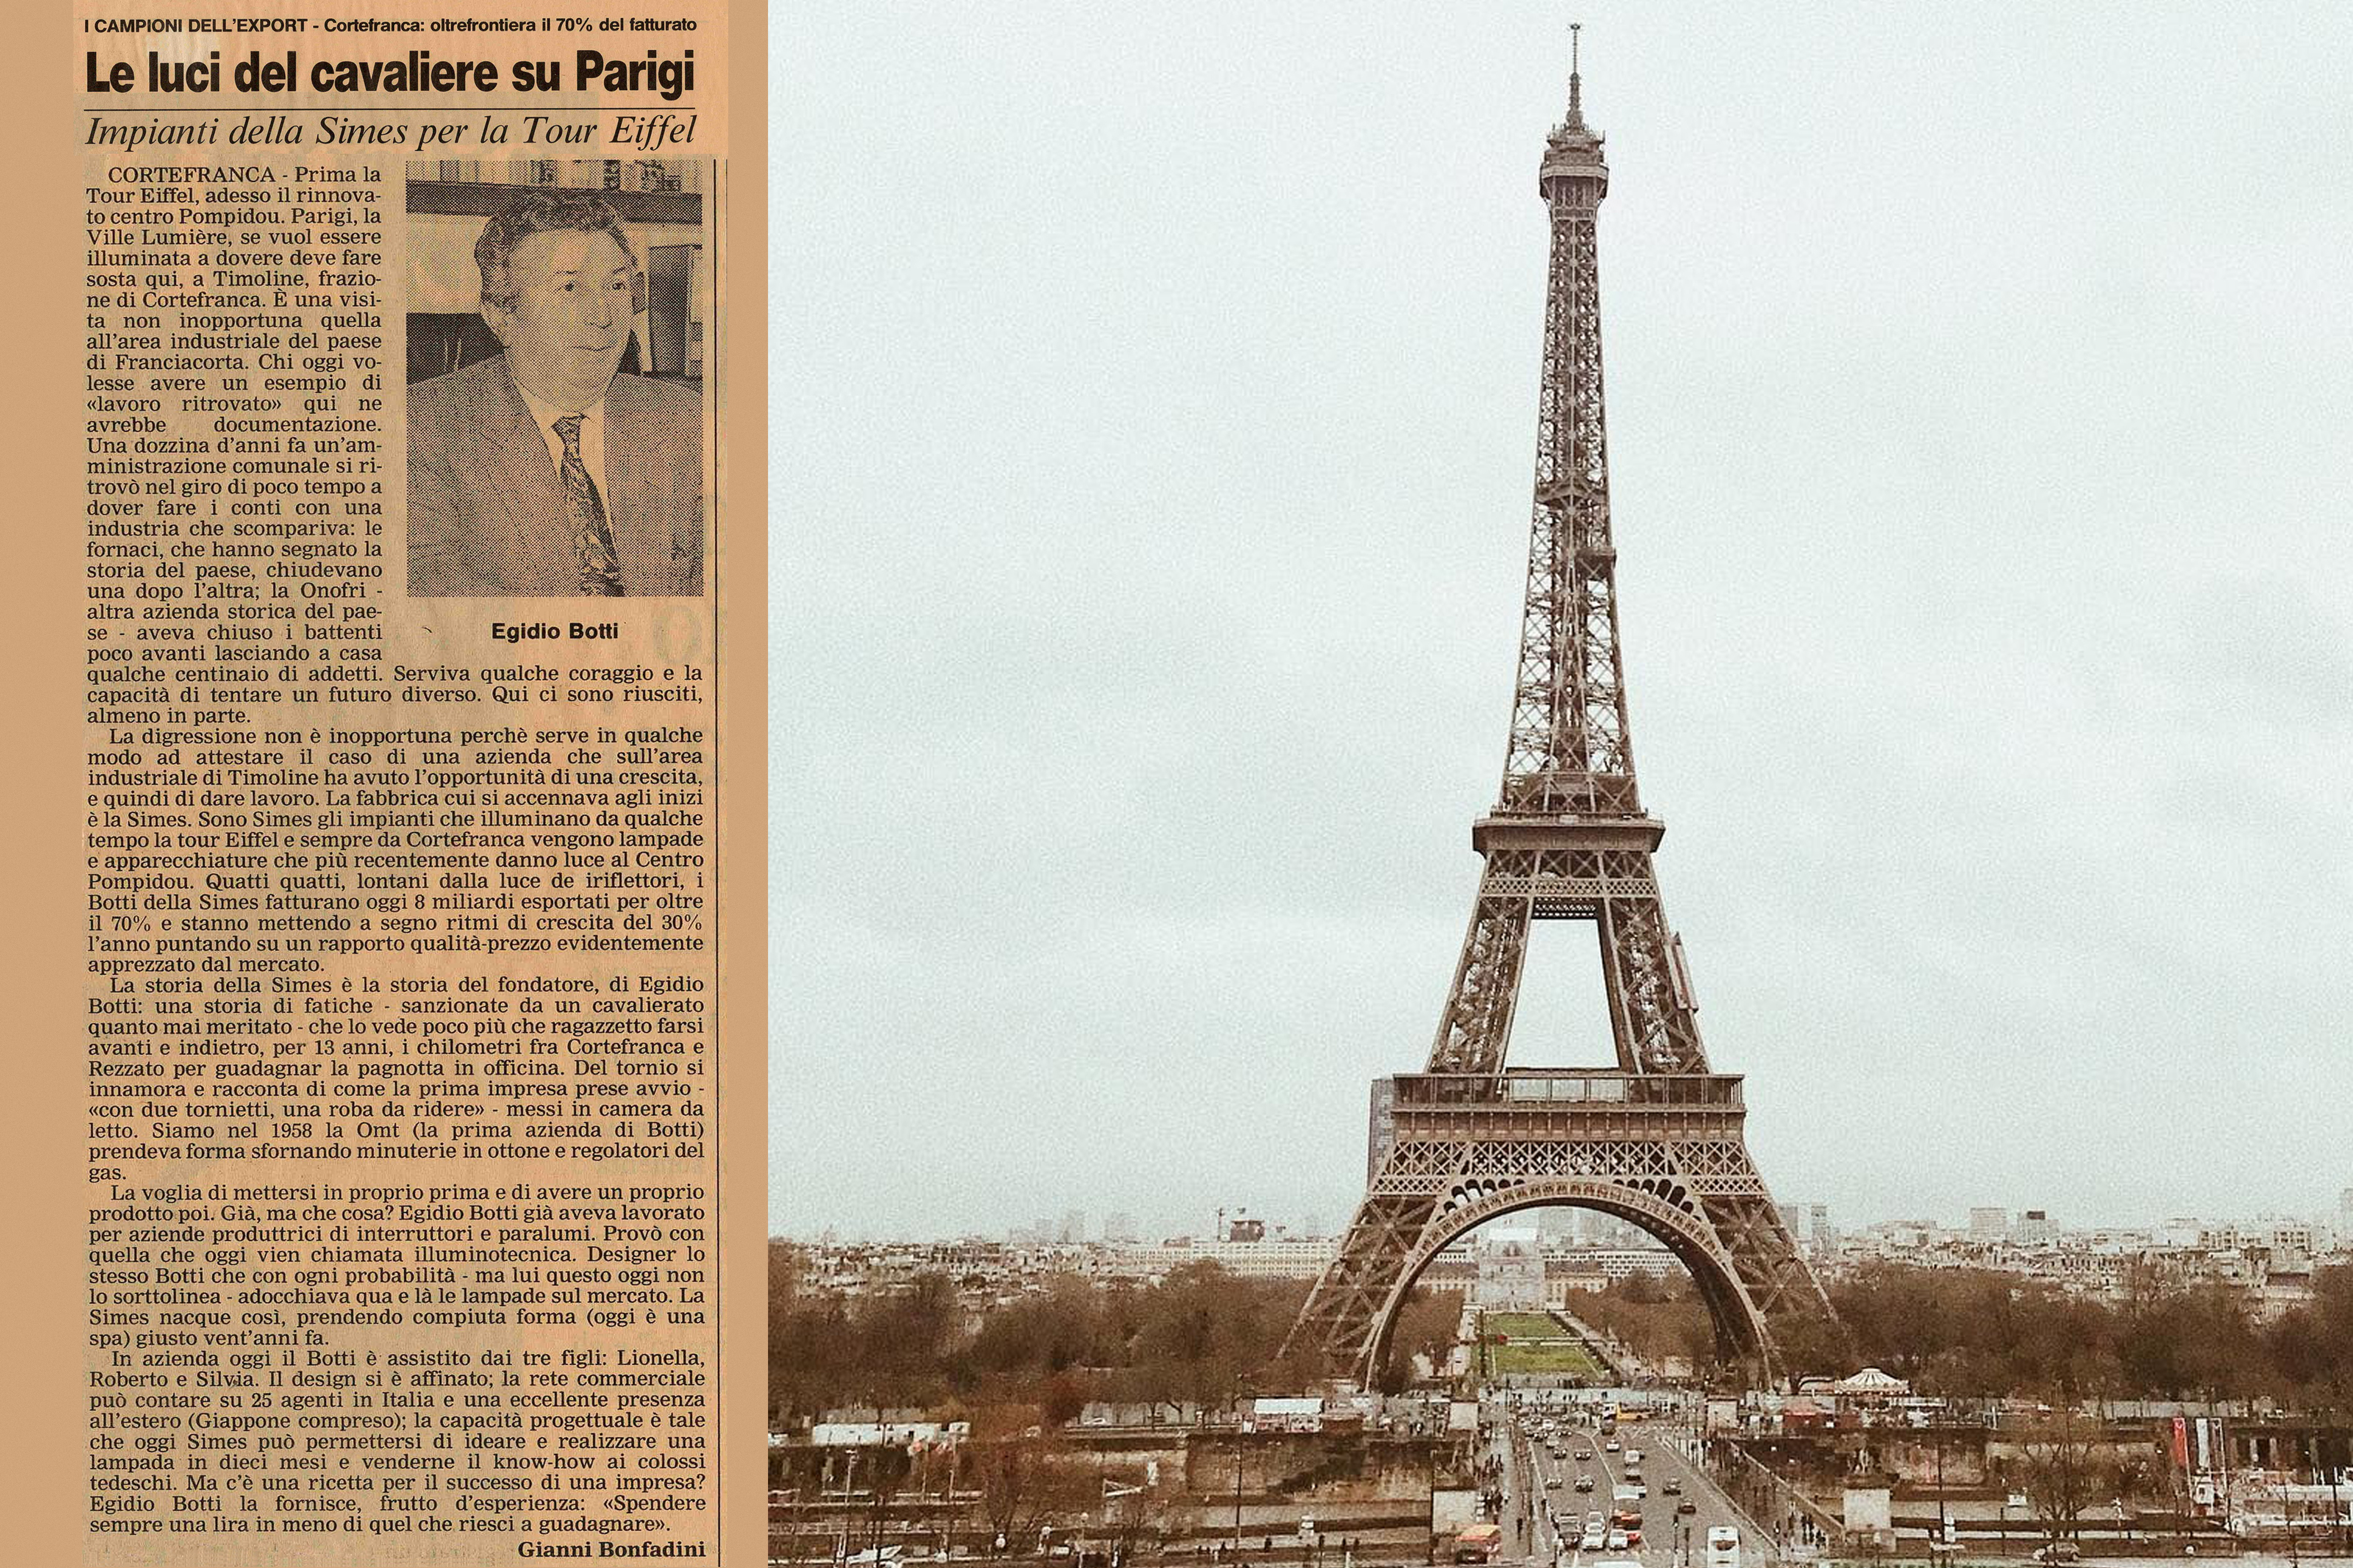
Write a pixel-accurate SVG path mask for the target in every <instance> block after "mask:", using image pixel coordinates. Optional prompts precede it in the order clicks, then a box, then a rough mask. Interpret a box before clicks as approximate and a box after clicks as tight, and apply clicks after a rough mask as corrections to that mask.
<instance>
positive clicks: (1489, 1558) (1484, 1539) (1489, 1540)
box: [1454, 1524, 1504, 1563]
mask: <svg viewBox="0 0 2353 1568" xmlns="http://www.w3.org/2000/svg"><path fill="white" fill-rule="evenodd" d="M1503 1549H1504V1527H1503V1526H1502V1525H1500V1524H1472V1525H1466V1526H1464V1527H1463V1531H1462V1533H1461V1534H1460V1535H1457V1536H1456V1537H1455V1538H1454V1561H1456V1562H1457V1563H1493V1561H1494V1560H1495V1555H1496V1553H1498V1552H1501V1551H1503Z"/></svg>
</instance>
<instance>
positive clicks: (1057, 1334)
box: [768, 1244, 1461, 1425]
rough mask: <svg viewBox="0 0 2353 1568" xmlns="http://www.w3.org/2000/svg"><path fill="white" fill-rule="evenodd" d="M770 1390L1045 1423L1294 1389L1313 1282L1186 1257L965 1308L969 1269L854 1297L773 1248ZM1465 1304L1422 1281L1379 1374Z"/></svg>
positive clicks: (1304, 1378)
mask: <svg viewBox="0 0 2353 1568" xmlns="http://www.w3.org/2000/svg"><path fill="white" fill-rule="evenodd" d="M768 1269H769V1279H768V1363H769V1364H768V1389H769V1393H768V1398H769V1403H770V1405H771V1407H772V1410H773V1413H774V1414H775V1415H776V1417H777V1418H778V1419H779V1420H780V1421H783V1422H786V1423H789V1422H791V1421H794V1420H799V1419H807V1418H809V1417H812V1416H815V1415H818V1414H819V1413H821V1412H824V1411H827V1410H833V1409H843V1408H850V1409H855V1408H856V1407H858V1406H860V1405H865V1406H871V1407H873V1408H876V1409H882V1410H891V1409H905V1408H911V1407H920V1408H923V1409H926V1410H933V1409H944V1408H949V1407H954V1406H961V1407H962V1408H964V1409H966V1410H969V1411H978V1410H982V1409H986V1408H989V1407H995V1406H1016V1407H1030V1406H1034V1407H1036V1409H1037V1410H1038V1411H1039V1414H1040V1415H1042V1417H1043V1419H1044V1420H1045V1421H1046V1422H1047V1423H1048V1424H1050V1425H1059V1424H1060V1423H1062V1422H1065V1421H1068V1420H1070V1419H1071V1418H1072V1417H1073V1416H1075V1415H1078V1413H1079V1411H1080V1410H1081V1409H1082V1407H1083V1406H1084V1405H1086V1404H1087V1403H1088V1402H1089V1401H1091V1400H1110V1401H1114V1402H1123V1403H1142V1402H1147V1401H1153V1402H1176V1403H1190V1404H1196V1405H1206V1406H1210V1407H1222V1406H1224V1405H1227V1404H1228V1403H1229V1402H1230V1401H1231V1400H1233V1399H1234V1398H1236V1397H1237V1396H1238V1395H1244V1394H1251V1393H1265V1394H1275V1393H1296V1392H1299V1391H1300V1390H1301V1389H1303V1388H1305V1387H1306V1386H1307V1385H1308V1384H1309V1383H1310V1382H1312V1381H1313V1380H1314V1377H1315V1376H1316V1375H1317V1374H1318V1373H1319V1372H1320V1371H1321V1370H1322V1369H1321V1368H1320V1366H1318V1365H1315V1364H1314V1363H1313V1361H1312V1358H1305V1357H1294V1358H1293V1362H1292V1363H1287V1364H1286V1363H1282V1362H1280V1361H1278V1359H1277V1357H1278V1355H1279V1353H1280V1352H1281V1349H1282V1341H1283V1337H1284V1336H1285V1335H1286V1334H1287V1333H1288V1332H1289V1331H1290V1329H1291V1325H1292V1322H1293V1320H1294V1319H1295V1318H1297V1317H1298V1315H1299V1309H1300V1306H1301V1305H1302V1303H1303V1301H1304V1300H1305V1299H1306V1295H1307V1289H1308V1281H1306V1280H1303V1279H1239V1278H1237V1277H1235V1276H1234V1275H1232V1274H1229V1273H1228V1272H1227V1271H1226V1270H1225V1269H1223V1268H1219V1267H1218V1266H1217V1265H1216V1264H1214V1263H1195V1264H1188V1265H1187V1266H1185V1267H1183V1268H1176V1269H1173V1270H1171V1271H1170V1272H1169V1273H1168V1274H1167V1275H1166V1277H1165V1278H1163V1279H1160V1280H1158V1281H1156V1282H1152V1283H1139V1282H1131V1281H1126V1280H1111V1281H1105V1282H1103V1283H1101V1284H1098V1283H1095V1282H1093V1281H1091V1280H1088V1279H1083V1278H1081V1277H1079V1276H1076V1275H1071V1276H1064V1277H1059V1278H1056V1279H1050V1280H1049V1281H1048V1282H1047V1283H1046V1285H1045V1287H1044V1289H1040V1290H1037V1291H1034V1292H1030V1293H1027V1294H1023V1295H1019V1296H1016V1297H1013V1298H1011V1299H1010V1300H999V1301H995V1302H991V1303H988V1304H986V1305H983V1306H979V1307H969V1308H968V1307H967V1305H966V1304H965V1297H964V1294H963V1293H962V1292H960V1290H959V1282H958V1281H956V1280H955V1279H950V1278H949V1277H947V1276H946V1275H944V1274H926V1275H922V1276H919V1277H917V1278H915V1279H912V1280H910V1281H909V1282H908V1283H907V1284H906V1285H904V1286H903V1287H900V1288H897V1289H884V1290H878V1291H871V1292H867V1293H864V1294H860V1295H859V1296H855V1297H845V1296H843V1295H841V1294H839V1293H838V1292H834V1291H830V1290H824V1289H809V1288H807V1285H806V1284H805V1282H804V1280H803V1278H802V1272H803V1264H802V1258H801V1255H800V1253H799V1252H798V1250H797V1248H794V1247H789V1246H786V1245H781V1244H779V1245H774V1246H771V1247H770V1248H769V1261H768ZM1460 1310H1461V1309H1460V1303H1459V1301H1457V1300H1455V1299H1454V1298H1452V1297H1448V1296H1441V1295H1438V1294H1437V1293H1435V1292H1430V1293H1421V1292H1417V1293H1416V1295H1415V1296H1414V1297H1413V1298H1410V1299H1409V1301H1408V1303H1407V1305H1406V1307H1405V1309H1404V1310H1402V1311H1401V1312H1400V1314H1399V1317H1398V1327H1397V1330H1396V1331H1395V1333H1394V1334H1393V1336H1392V1342H1391V1354H1390V1359H1389V1362H1388V1365H1387V1366H1385V1367H1384V1369H1383V1371H1382V1375H1381V1377H1380V1379H1379V1381H1380V1382H1382V1383H1383V1384H1385V1385H1388V1386H1389V1387H1391V1388H1399V1387H1403V1386H1404V1384H1406V1382H1407V1381H1409V1376H1410V1371H1411V1367H1410V1360H1411V1357H1412V1356H1413V1355H1414V1354H1415V1353H1417V1352H1419V1353H1421V1354H1426V1355H1430V1356H1431V1357H1432V1359H1433V1360H1436V1361H1439V1362H1442V1361H1443V1360H1444V1357H1445V1353H1446V1351H1447V1350H1448V1348H1449V1347H1451V1345H1452V1343H1453V1342H1454V1330H1455V1324H1456V1319H1457V1317H1458V1315H1459V1312H1460Z"/></svg>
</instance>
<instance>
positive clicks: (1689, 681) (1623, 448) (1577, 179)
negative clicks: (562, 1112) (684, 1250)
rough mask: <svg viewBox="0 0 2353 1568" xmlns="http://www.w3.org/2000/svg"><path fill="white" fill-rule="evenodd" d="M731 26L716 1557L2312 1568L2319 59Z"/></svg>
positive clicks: (1792, 43)
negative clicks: (759, 346)
mask: <svg viewBox="0 0 2353 1568" xmlns="http://www.w3.org/2000/svg"><path fill="white" fill-rule="evenodd" d="M788 32H789V33H790V35H791V45H790V47H789V50H788V58H789V59H790V62H791V63H790V66H789V68H788V70H787V73H786V79H783V80H781V81H780V83H779V99H778V114H779V123H778V127H777V135H778V138H779V140H778V142H777V146H778V158H779V165H780V170H781V173H782V177H783V178H784V180H785V181H786V184H787V185H788V186H789V187H791V188H792V189H793V190H794V191H795V192H796V195H797V208H798V211H797V219H798V221H797V222H795V223H794V224H792V225H790V226H787V227H786V229H785V230H784V231H782V232H780V234H779V236H778V238H777V246H778V250H779V261H778V265H779V267H780V268H781V269H782V271H783V273H784V274H785V275H786V276H790V277H793V278H794V279H796V280H797V288H796V290H795V293H796V296H797V298H796V300H795V301H793V302H792V303H789V304H787V305H786V315H785V319H784V323H783V329H782V330H783V331H784V332H785V334H786V336H785V342H787V343H788V344H789V345H790V349H791V352H790V354H789V356H783V355H780V360H779V366H780V374H779V380H778V383H777V387H776V402H775V404H774V405H773V406H774V408H775V410H776V419H777V422H778V429H779V432H780V440H781V441H782V442H783V444H784V446H785V447H786V449H788V450H791V451H793V452H795V453H796V454H797V460H796V462H795V464H794V466H793V468H792V470H791V471H790V472H789V473H787V474H786V475H784V476H783V477H781V478H780V479H779V486H780V489H779V505H780V506H781V507H782V508H783V509H784V510H786V513H788V514H789V515H791V516H792V517H794V518H795V519H797V523H796V527H795V544H794V547H793V551H792V555H793V559H792V560H791V562H790V563H789V564H788V565H787V564H786V563H779V566H778V571H777V574H776V577H775V578H774V580H773V583H772V586H773V589H774V592H775V594H776V609H777V617H776V633H775V636H776V650H775V653H774V656H773V657H774V665H773V668H774V669H775V670H776V672H777V675H778V681H779V686H778V689H779V691H780V692H781V693H786V695H783V696H781V697H780V699H779V701H780V711H783V712H785V713H786V714H788V715H789V718H788V719H787V720H786V721H785V722H784V724H783V725H781V726H780V735H781V734H783V733H787V732H788V733H789V735H790V740H789V741H780V750H779V752H777V771H776V776H775V778H774V781H773V785H772V787H773V791H774V799H775V801H776V813H775V821H776V829H775V835H776V837H775V839H774V852H775V856H776V883H775V890H774V895H773V909H774V912H775V922H774V928H773V931H772V952H773V954H774V963H775V973H774V976H773V980H772V993H771V994H772V999H773V1000H772V1005H773V1008H774V1016H775V1022H776V1047H775V1055H774V1058H773V1071H772V1079H771V1084H772V1088H771V1121H770V1148H769V1167H770V1196H769V1204H770V1208H769V1217H770V1227H771V1231H772V1236H771V1239H770V1248H769V1259H768V1267H769V1311H770V1316H769V1324H768V1331H769V1355H770V1363H771V1365H770V1384H769V1395H768V1405H769V1408H768V1411H767V1416H768V1424H769V1432H768V1443H769V1450H768V1452H769V1470H768V1477H767V1481H768V1487H769V1491H768V1498H767V1501H768V1529H769V1559H770V1561H771V1562H772V1563H797V1564H812V1565H815V1564H831V1565H835V1568H851V1565H856V1568H881V1565H883V1564H886V1563H918V1562H929V1563H948V1562H957V1561H966V1560H971V1561H987V1562H992V1563H1000V1562H1001V1563H1035V1564H1039V1565H1041V1568H1055V1565H1059V1564H1068V1565H1069V1568H1130V1565H1142V1564H1180V1563H1219V1564H1226V1565H1232V1564H1237V1563H1241V1564H1250V1565H1258V1564H1268V1565H1274V1564H1281V1565H1284V1568H1290V1565H1293V1564H1298V1565H1302V1568H1375V1565H1379V1568H1388V1565H1403V1564H1424V1563H1456V1564H1462V1563H1498V1564H1500V1563H1511V1564H1539V1565H1543V1568H1703V1565H1704V1568H1762V1565H1768V1564H1778V1563H1855V1564H1861V1563H1881V1564H1886V1563H1926V1564H1941V1563H1957V1562H1961V1561H1964V1560H1966V1561H1967V1562H1968V1563H1978V1564H1989V1565H1990V1564H2001V1565H2004V1568H2024V1565H2025V1564H2028V1563H2033V1564H2039V1565H2044V1568H2048V1565H2051V1564H2057V1563H2074V1562H2077V1561H2079V1560H2082V1559H2085V1558H2093V1557H2097V1558H2101V1559H2104V1560H2108V1561H2113V1562H2116V1563H2153V1562H2158V1561H2164V1562H2179V1561H2182V1560H2187V1559H2190V1558H2206V1557H2214V1556H2226V1557H2232V1558H2243V1559H2247V1560H2250V1561H2256V1562H2263V1563H2289V1562H2295V1561H2301V1560H2303V1559H2305V1558H2310V1557H2319V1556H2342V1555H2347V1554H2348V1553H2353V1472H2348V1467H2353V1156H2348V1149H2353V1101H2348V1098H2347V1096H2346V1094H2345V1092H2344V1090H2345V1089H2346V1086H2347V1084H2348V1067H2353V1054H2348V1038H2347V1033H2346V1026H2345V1022H2344V1020H2345V1018H2346V1017H2347V1016H2348V1013H2349V1012H2353V966H2348V963H2346V955H2347V954H2348V953H2353V917H2348V910H2353V897H2348V894H2353V813H2348V805H2347V802H2346V797H2345V792H2344V788H2343V780H2344V778H2345V775H2346V770H2347V767H2348V762H2353V598H2348V595H2347V594H2346V593H2345V592H2344V589H2345V587H2346V585H2347V584H2353V536H2348V532H2347V531H2346V529H2345V527H2344V520H2345V518H2346V517H2347V516H2348V515H2353V444H2348V442H2347V441H2346V440H2345V439H2344V431H2345V427H2346V426H2345V419H2344V415H2345V412H2346V410H2347V409H2348V408H2353V370H2348V366H2353V352H2348V351H2353V310H2348V305H2347V302H2346V300H2345V297H2344V289H2343V288H2342V275H2343V266H2342V258H2343V257H2344V256H2346V255H2347V254H2348V253H2353V197H2348V190H2347V187H2346V185H2345V184H2344V182H2343V181H2342V180H2341V178H2339V177H2338V174H2339V172H2340V171H2341V169H2342V168H2343V167H2344V166H2345V164H2346V163H2347V161H2348V156H2353V122H2348V121H2347V120H2346V118H2345V116H2344V114H2343V112H2342V92H2341V84H2340V83H2339V82H2338V81H2337V73H2336V70H2335V68H2334V66H2333V65H2331V64H2330V63H2329V62H2331V61H2334V60H2339V59H2342V58H2344V52H2345V50H2346V49H2347V48H2348V47H2353V32H2348V26H2347V22H2346V19H2345V18H2344V17H2343V16H2338V15H2337V14H2335V13H2333V12H2327V11H2323V10H2317V9H2310V8H2307V9H2302V10H2295V11H2289V10H2278V11H2267V12H2264V13H2263V14H2261V15H2260V16H2233V17H2230V18H2221V17H2217V16H2210V15H2206V14H2202V13H2196V12H2192V11H2190V10H2189V9H2187V8H2184V7H2179V6H2164V7H2158V8H2157V9H2155V10H2151V9H2149V8H2147V7H2125V6H2092V7H2080V8H2070V9H2068V10H2066V11H2064V12H2052V11H2050V10H2048V9H2047V8H2036V7H2030V6H2025V5H1997V6H1994V7H1992V8H1991V9H1990V10H1989V9H1987V8H1984V7H1977V8H1970V9H1968V10H1959V9H1951V8H1947V9H1944V10H1938V9H1933V8H1919V7H1879V6H1867V5H1841V6H1833V7H1829V8H1814V9H1811V10H1809V11H1806V12H1804V13H1801V14H1800V13H1790V12H1782V13H1777V14H1772V15H1764V14H1756V15H1751V14H1746V13H1740V14H1735V13H1731V12H1726V11H1724V10H1723V9H1721V8H1703V7H1666V8H1660V7H1640V8H1637V7H1628V6H1618V5H1599V6H1594V7H1589V8H1588V9H1587V10H1586V11H1585V12H1583V13H1564V12H1561V11H1560V10H1558V9H1557V8H1550V9H1547V8H1544V7H1506V6H1502V5H1469V6H1449V7H1444V8H1430V7H1417V6H1408V5H1373V6H1370V7H1366V6H1349V7H1340V6H1334V5H1310V6H1304V7H1284V8H1282V9H1281V10H1280V11H1278V12H1275V13H1267V14H1261V13H1255V12H1248V13H1246V12H1244V11H1240V10H1237V9H1233V8H1211V9H1209V10H1207V11H1202V10H1199V9H1198V8H1194V9H1186V10H1181V11H1179V10H1170V9H1159V10H1152V9H1146V10H1144V11H1140V12H1121V13H1117V14H1109V13H1103V12H1084V13H1082V12H1079V11H1074V10H1056V11H1054V12H1052V13H1051V14H1050V16H1039V15H1032V16H1028V17H1026V18H1004V17H999V16H988V17H987V18H983V17H982V16H977V15H968V14H965V15H960V14H954V13H950V14H942V13H940V12H939V11H937V10H936V8H927V7H916V6H898V5H890V6H879V7H874V6H859V7H849V6H834V7H819V8H817V9H816V10H815V11H813V12H805V13H803V14H801V15H799V16H797V17H796V18H795V20H794V22H793V23H792V24H791V26H790V27H789V28H788ZM1605 342H1606V344H1607V348H1608V352H1607V354H1606V356H1605V353H1604V344H1605ZM1605 363H1606V365H1607V374H1606V375H1605V373H1604V367H1605ZM1531 434H1533V437H1534V440H1533V448H1534V449H1533V456H1531V452H1530V447H1531V441H1530V437H1531ZM1671 824H1672V829H1673V830H1672V832H1669V831H1668V828H1669V825H1671Z"/></svg>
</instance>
